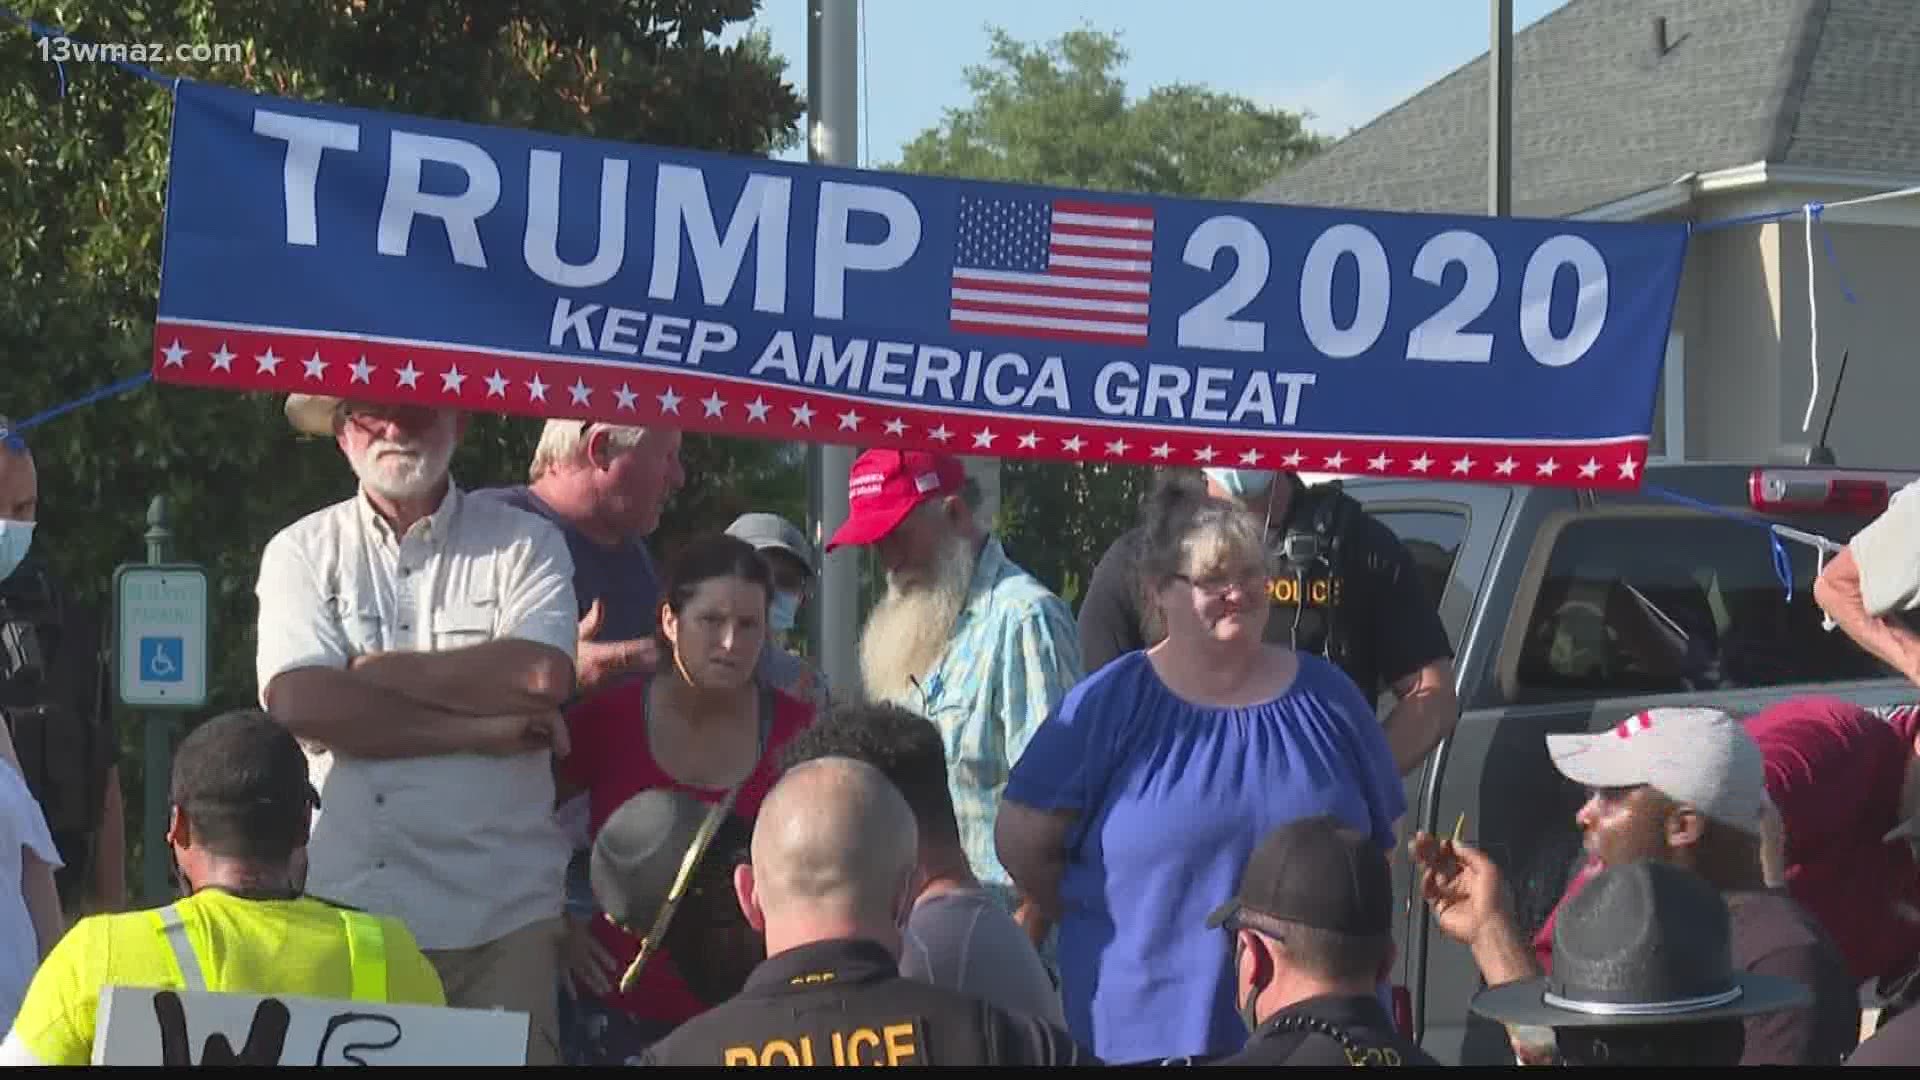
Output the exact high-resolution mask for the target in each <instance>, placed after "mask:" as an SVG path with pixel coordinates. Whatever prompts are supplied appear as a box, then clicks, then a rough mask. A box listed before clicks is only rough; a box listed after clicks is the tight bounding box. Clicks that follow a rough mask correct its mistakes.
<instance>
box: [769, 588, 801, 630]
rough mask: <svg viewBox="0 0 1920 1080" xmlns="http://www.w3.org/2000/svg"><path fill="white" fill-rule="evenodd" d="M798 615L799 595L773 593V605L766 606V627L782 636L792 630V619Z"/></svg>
mask: <svg viewBox="0 0 1920 1080" xmlns="http://www.w3.org/2000/svg"><path fill="white" fill-rule="evenodd" d="M799 614H800V594H798V593H790V592H783V593H774V594H773V603H771V604H769V605H767V625H768V626H769V627H771V628H772V630H773V632H774V633H776V634H784V633H786V632H787V631H789V630H791V629H793V622H794V619H795V618H797V617H798V616H799Z"/></svg>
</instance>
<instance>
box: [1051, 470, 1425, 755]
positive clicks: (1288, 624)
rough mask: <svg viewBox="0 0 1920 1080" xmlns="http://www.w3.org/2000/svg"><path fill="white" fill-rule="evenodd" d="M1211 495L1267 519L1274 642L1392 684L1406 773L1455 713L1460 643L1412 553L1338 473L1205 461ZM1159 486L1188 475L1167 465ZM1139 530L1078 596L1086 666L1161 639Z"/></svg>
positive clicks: (1393, 717)
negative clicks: (1143, 580)
mask: <svg viewBox="0 0 1920 1080" xmlns="http://www.w3.org/2000/svg"><path fill="white" fill-rule="evenodd" d="M1201 472H1202V474H1203V476H1204V481H1205V484H1206V488H1207V492H1208V494H1210V495H1213V496H1215V497H1218V498H1224V499H1229V500H1232V501H1233V502H1236V503H1238V504H1240V505H1241V506H1243V507H1245V508H1246V509H1247V510H1248V511H1250V512H1252V513H1254V514H1257V515H1259V516H1260V517H1261V518H1262V520H1264V521H1265V522H1266V525H1267V535H1268V537H1269V542H1270V545H1271V552H1272V555H1273V572H1274V577H1273V580H1272V583H1271V585H1270V591H1271V595H1272V602H1273V605H1274V607H1275V609H1276V610H1275V611H1274V614H1273V617H1272V618H1270V619H1268V620H1267V640H1269V641H1276V642H1285V643H1287V644H1289V645H1291V646H1292V647H1293V648H1295V649H1298V650H1300V651H1302V652H1309V653H1313V654H1315V655H1318V656H1322V657H1325V658H1326V659H1328V660H1330V661H1332V662H1333V663H1334V664H1335V665H1337V666H1338V667H1339V668H1340V669H1341V670H1342V671H1344V672H1346V673H1347V676H1348V677H1349V678H1351V679H1352V680H1353V681H1354V683H1355V684H1356V685H1358V686H1359V687H1360V692H1361V694H1362V696H1364V697H1365V698H1366V699H1367V700H1368V701H1370V702H1377V701H1379V699H1380V695H1381V693H1382V692H1383V691H1385V690H1391V691H1393V694H1394V699H1395V700H1394V705H1393V709H1392V711H1391V712H1390V713H1388V714H1387V718H1386V721H1385V724H1386V731H1387V742H1388V744H1389V745H1390V746H1392V748H1393V756H1394V760H1395V761H1396V762H1397V763H1398V764H1399V766H1400V771H1401V772H1402V773H1403V774H1405V773H1411V772H1412V771H1413V770H1414V769H1415V768H1417V767H1419V765H1420V762H1421V761H1422V760H1424V759H1425V758H1426V756H1427V754H1428V753H1429V752H1430V751H1432V749H1433V748H1434V746H1436V745H1437V744H1438V743H1439V742H1440V740H1441V739H1443V738H1445V737H1446V736H1447V735H1448V734H1450V733H1451V732H1452V731H1453V726H1454V723H1455V722H1456V721H1457V720H1458V719H1459V703H1458V701H1457V700H1456V699H1455V697H1454V692H1453V647H1452V644H1451V643H1450V642H1449V641H1448V639H1447V630H1446V626H1445V625H1444V624H1442V623H1441V621H1440V615H1439V611H1438V609H1437V607H1436V605H1435V604H1434V601H1433V598H1432V597H1430V596H1429V595H1428V594H1427V592H1426V590H1425V589H1424V588H1422V587H1421V583H1420V578H1419V575H1418V573H1417V572H1416V570H1415V567H1414V562H1413V557H1412V556H1411V555H1409V554H1408V553H1407V549H1406V547H1405V546H1404V545H1403V544H1401V542H1400V539H1399V537H1397V536H1395V535H1394V534H1393V531H1392V530H1391V529H1389V528H1387V527H1386V526H1385V525H1383V524H1381V523H1380V522H1379V521H1377V520H1375V519H1374V518H1372V517H1370V516H1369V515H1368V514H1367V512H1366V510H1365V509H1364V508H1363V507H1361V505H1360V504H1359V502H1358V501H1357V500H1355V499H1354V498H1353V496H1351V495H1348V494H1347V493H1346V492H1344V491H1342V490H1341V489H1340V485H1339V484H1338V483H1337V482H1334V483H1326V484H1319V485H1316V486H1313V487H1308V486H1307V485H1306V483H1305V482H1303V481H1302V480H1301V479H1300V477H1299V476H1298V475H1297V474H1295V473H1291V472H1275V471H1273V470H1269V469H1225V468H1218V469H1216V468H1209V469H1203V470H1201ZM1159 482H1161V483H1192V482H1193V481H1192V480H1191V479H1189V478H1188V477H1186V476H1182V475H1180V474H1177V473H1163V474H1162V475H1161V477H1160V480H1159ZM1144 537H1145V534H1144V530H1143V529H1142V528H1140V527H1135V528H1133V529H1130V530H1128V531H1127V532H1125V533H1123V534H1121V536H1120V538H1119V539H1117V540H1115V541H1114V542H1113V544H1112V546H1110V547H1108V548H1107V551H1106V554H1104V555H1102V556H1101V558H1100V563H1099V565H1098V566H1096V567H1095V568H1094V571H1093V577H1092V579H1091V580H1090V581H1088V583H1087V592H1086V595H1085V596H1084V597H1083V598H1082V600H1081V603H1080V613H1079V624H1080V651H1081V655H1082V656H1083V658H1084V659H1085V662H1086V669H1087V671H1089V672H1092V671H1097V670H1099V669H1100V668H1101V667H1103V666H1104V665H1106V664H1107V663H1108V662H1109V661H1111V660H1113V659H1114V658H1116V657H1118V656H1120V655H1121V654H1122V653H1127V652H1131V651H1133V650H1135V649H1144V648H1146V647H1148V646H1149V645H1152V644H1153V643H1154V642H1156V641H1158V640H1160V638H1161V637H1163V636H1164V631H1163V630H1162V629H1161V628H1160V627H1157V626H1153V625H1150V617H1149V615H1148V610H1149V609H1148V608H1147V607H1146V606H1143V605H1142V604H1141V603H1140V584H1139V564H1140V552H1141V544H1142V543H1143V541H1144Z"/></svg>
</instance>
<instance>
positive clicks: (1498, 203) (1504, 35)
mask: <svg viewBox="0 0 1920 1080" xmlns="http://www.w3.org/2000/svg"><path fill="white" fill-rule="evenodd" d="M1489 7H1490V11H1489V14H1490V15H1491V16H1492V21H1493V25H1492V27H1491V28H1490V30H1489V33H1490V35H1491V37H1492V39H1493V40H1492V42H1491V44H1490V45H1489V47H1488V49H1487V213H1489V214H1492V215H1493V216H1495V217H1507V216H1509V215H1511V214H1512V213H1513V0H1489Z"/></svg>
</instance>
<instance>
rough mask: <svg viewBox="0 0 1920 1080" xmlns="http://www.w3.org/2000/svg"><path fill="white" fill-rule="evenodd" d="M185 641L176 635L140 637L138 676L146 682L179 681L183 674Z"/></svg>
mask: <svg viewBox="0 0 1920 1080" xmlns="http://www.w3.org/2000/svg"><path fill="white" fill-rule="evenodd" d="M185 644H186V643H185V642H184V641H183V640H182V639H180V638H177V637H161V638H152V637H150V638H141V639H140V661H141V663H140V677H141V678H142V679H144V680H145V681H147V682H179V681H181V679H182V678H183V677H184V675H185V671H184V668H185V666H186V665H185V662H184V661H185V657H184V652H185Z"/></svg>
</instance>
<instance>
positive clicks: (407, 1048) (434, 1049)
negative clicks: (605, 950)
mask: <svg viewBox="0 0 1920 1080" xmlns="http://www.w3.org/2000/svg"><path fill="white" fill-rule="evenodd" d="M94 1031H95V1034H94V1043H93V1063H94V1064H95V1065H167V1066H175V1065H180V1066H188V1065H447V1066H456V1065H482V1066H484V1065H525V1064H526V1063H527V1014H526V1013H520V1012H502V1011H495V1010H486V1009H452V1008H437V1007H434V1006H430V1005H388V1004H375V1003H370V1002H365V1001H346V1000H340V999H334V998H314V997H301V996H299V995H294V994H272V995H262V994H238V993H234V994H228V993H210V992H207V991H201V990H157V989H152V988H149V987H133V986H109V987H106V988H105V989H104V990H103V991H102V992H101V994H100V1011H99V1021H98V1024H97V1025H96V1027H95V1029H94Z"/></svg>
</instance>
